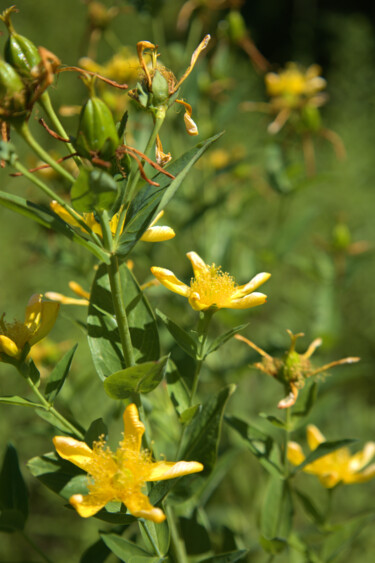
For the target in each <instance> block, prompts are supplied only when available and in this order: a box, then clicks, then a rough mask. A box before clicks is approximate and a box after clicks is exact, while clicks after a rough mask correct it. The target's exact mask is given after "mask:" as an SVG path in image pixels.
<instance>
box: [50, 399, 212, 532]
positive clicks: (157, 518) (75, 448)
mask: <svg viewBox="0 0 375 563" xmlns="http://www.w3.org/2000/svg"><path fill="white" fill-rule="evenodd" d="M123 418H124V429H125V431H124V438H123V440H122V441H121V442H120V444H119V447H118V449H117V451H116V452H112V451H111V450H110V449H109V448H108V447H107V446H106V444H105V442H104V440H103V439H100V440H99V441H98V442H94V444H93V448H92V449H91V448H90V447H89V446H88V445H87V444H86V443H85V442H79V441H78V440H75V439H74V438H69V437H66V436H55V438H54V439H53V443H54V445H55V448H56V451H57V453H58V454H59V455H60V456H61V457H62V458H64V459H67V460H68V461H70V462H71V463H74V465H77V466H78V467H80V468H81V469H83V470H84V471H87V473H88V477H89V479H88V489H89V494H87V495H79V494H76V495H73V496H72V497H70V499H69V502H70V503H71V504H72V505H73V506H74V508H75V509H76V510H77V512H78V514H79V515H80V516H82V517H83V518H88V517H89V516H93V515H94V514H96V513H97V512H98V511H99V510H100V509H101V508H103V507H104V506H105V505H106V504H107V502H110V501H120V502H123V503H124V504H125V506H126V507H127V509H128V510H129V512H130V513H131V514H133V516H136V517H137V518H146V519H148V520H152V521H153V522H157V523H159V522H163V520H165V514H164V513H163V511H162V510H161V509H160V508H157V507H155V506H152V504H151V503H150V501H149V499H148V497H147V496H146V495H145V494H144V493H143V492H142V489H143V488H144V485H145V483H147V482H149V481H161V480H165V479H173V478H175V477H181V476H182V475H188V474H190V473H197V472H199V471H202V469H203V465H202V464H201V463H198V462H196V461H178V462H176V463H175V462H172V461H152V459H151V454H150V452H148V451H147V450H141V442H142V435H143V433H144V431H145V427H144V425H143V423H142V422H141V421H140V420H139V416H138V410H137V407H136V405H135V404H131V405H129V406H128V407H126V409H125V412H124V417H123Z"/></svg>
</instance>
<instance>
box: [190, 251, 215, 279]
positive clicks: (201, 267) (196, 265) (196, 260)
mask: <svg viewBox="0 0 375 563" xmlns="http://www.w3.org/2000/svg"><path fill="white" fill-rule="evenodd" d="M186 256H187V257H188V258H189V260H190V262H191V265H192V267H193V271H194V276H195V277H196V278H199V276H200V274H201V273H205V272H208V270H209V267H208V266H207V264H206V263H205V262H204V261H203V260H202V258H201V257H200V256H199V255H198V254H197V253H196V252H188V253H187V254H186Z"/></svg>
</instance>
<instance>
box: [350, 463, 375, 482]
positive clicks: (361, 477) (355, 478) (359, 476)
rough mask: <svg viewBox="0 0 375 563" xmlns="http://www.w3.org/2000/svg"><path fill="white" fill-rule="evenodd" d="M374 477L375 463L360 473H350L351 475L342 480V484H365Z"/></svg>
mask: <svg viewBox="0 0 375 563" xmlns="http://www.w3.org/2000/svg"><path fill="white" fill-rule="evenodd" d="M374 477H375V463H372V464H371V465H369V466H368V467H367V468H366V469H365V470H364V471H361V472H360V473H352V474H351V475H348V476H345V478H344V479H343V481H344V483H348V484H349V483H366V481H369V480H370V479H373V478H374Z"/></svg>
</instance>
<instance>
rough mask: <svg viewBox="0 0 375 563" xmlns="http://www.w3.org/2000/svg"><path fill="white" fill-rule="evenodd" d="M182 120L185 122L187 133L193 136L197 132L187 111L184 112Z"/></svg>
mask: <svg viewBox="0 0 375 563" xmlns="http://www.w3.org/2000/svg"><path fill="white" fill-rule="evenodd" d="M184 122H185V127H186V132H187V133H188V135H191V136H192V137H193V136H195V135H198V134H199V131H198V127H197V124H196V123H195V121H194V120H193V118H192V117H191V115H189V114H188V112H187V111H186V112H185V113H184Z"/></svg>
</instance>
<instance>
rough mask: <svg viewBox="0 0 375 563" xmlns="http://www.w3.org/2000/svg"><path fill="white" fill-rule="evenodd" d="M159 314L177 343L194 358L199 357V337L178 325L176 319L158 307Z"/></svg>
mask: <svg viewBox="0 0 375 563" xmlns="http://www.w3.org/2000/svg"><path fill="white" fill-rule="evenodd" d="M155 312H156V314H157V316H158V317H159V318H160V319H161V320H162V321H163V323H164V325H165V326H166V327H167V329H168V331H169V332H170V334H171V336H172V337H173V338H174V340H175V341H176V343H177V344H178V345H179V346H180V348H182V350H183V351H184V352H186V354H188V355H189V356H191V357H192V358H194V359H196V358H197V350H198V346H199V342H198V338H197V337H195V335H194V334H193V333H190V334H189V333H188V332H186V330H184V329H183V328H181V327H180V326H178V324H176V323H175V322H174V321H172V320H171V319H170V318H168V317H167V315H164V313H162V312H161V311H159V310H158V309H156V311H155Z"/></svg>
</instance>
